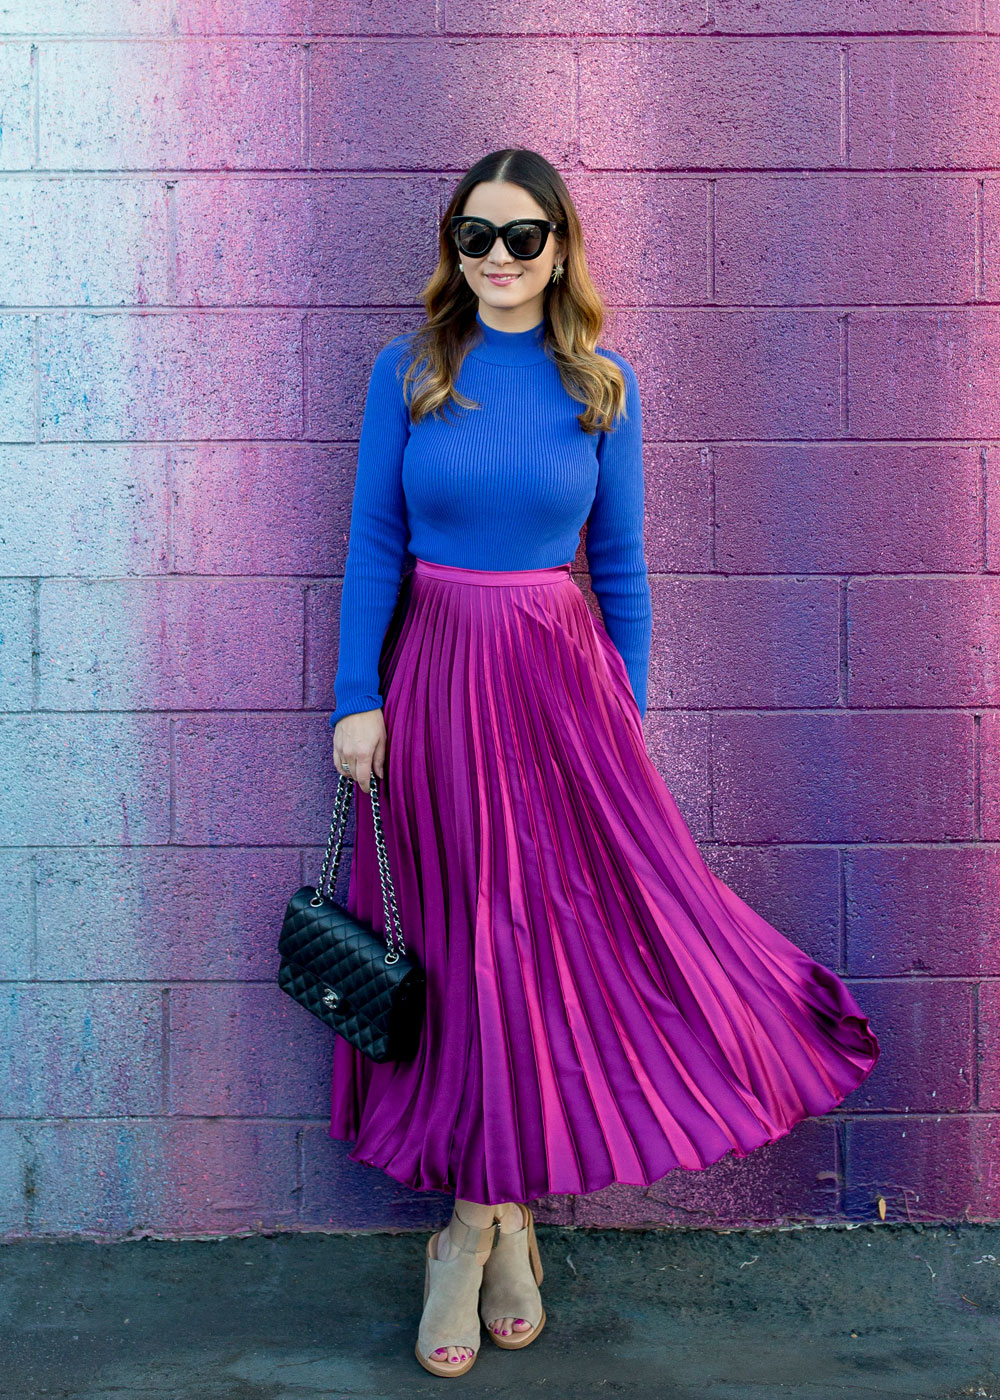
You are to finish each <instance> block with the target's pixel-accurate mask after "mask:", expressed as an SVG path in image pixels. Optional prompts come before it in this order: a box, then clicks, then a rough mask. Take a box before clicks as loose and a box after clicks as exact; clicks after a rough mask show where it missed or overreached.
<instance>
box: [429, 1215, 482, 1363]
mask: <svg viewBox="0 0 1000 1400" xmlns="http://www.w3.org/2000/svg"><path fill="white" fill-rule="evenodd" d="M496 1228H497V1222H496V1220H495V1219H494V1220H493V1221H492V1222H491V1223H490V1224H489V1225H486V1226H484V1227H483V1228H482V1229H481V1230H477V1229H475V1228H473V1226H471V1225H467V1224H466V1223H465V1221H464V1220H463V1219H462V1217H461V1216H460V1215H459V1214H458V1212H457V1211H456V1212H455V1214H454V1215H453V1217H452V1220H451V1222H450V1224H449V1225H448V1237H449V1239H450V1241H451V1243H452V1244H453V1245H457V1246H458V1251H459V1252H458V1253H457V1254H452V1255H451V1256H450V1257H449V1258H447V1259H438V1258H437V1245H438V1240H439V1238H440V1236H441V1231H440V1230H436V1231H435V1232H434V1234H433V1235H431V1237H430V1239H429V1240H428V1241H427V1263H426V1267H425V1269H424V1311H423V1314H422V1315H421V1318H420V1327H419V1330H418V1332H417V1345H416V1348H415V1350H416V1354H417V1360H418V1361H419V1362H420V1364H421V1366H423V1368H424V1370H425V1371H430V1372H431V1373H432V1375H435V1376H464V1375H465V1373H466V1371H468V1370H469V1368H470V1367H471V1366H472V1365H473V1364H474V1362H475V1360H476V1357H477V1356H478V1355H479V1342H480V1331H479V1314H478V1312H477V1310H476V1304H477V1301H478V1295H479V1286H480V1284H481V1283H482V1279H483V1267H484V1266H483V1265H482V1264H477V1263H476V1255H477V1254H481V1253H482V1252H483V1250H484V1249H492V1248H493V1242H494V1238H495V1236H496ZM438 1347H471V1348H472V1355H471V1356H469V1357H466V1359H465V1360H464V1361H437V1360H435V1358H434V1357H433V1356H432V1355H431V1353H432V1352H434V1351H437V1349H438Z"/></svg>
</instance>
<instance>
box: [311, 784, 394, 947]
mask: <svg viewBox="0 0 1000 1400" xmlns="http://www.w3.org/2000/svg"><path fill="white" fill-rule="evenodd" d="M353 783H354V779H353V778H352V777H351V775H350V774H349V773H341V775H340V777H339V779H338V781H337V795H336V798H335V800H334V804H333V820H332V821H331V823H330V834H329V836H328V837H327V839H326V852H325V854H324V856H323V869H322V870H321V871H320V876H319V884H318V885H317V886H316V890H315V893H314V894H313V896H312V898H311V899H310V901H309V903H310V904H311V905H312V906H313V908H316V907H318V906H319V905H320V904H322V902H323V898H324V894H323V892H324V890H326V889H329V890H330V891H331V893H330V894H329V895H328V896H327V897H328V898H330V899H332V898H333V895H332V890H333V887H334V885H335V884H336V883H337V871H338V870H339V869H340V853H341V848H342V846H343V844H344V829H345V827H346V825H347V810H348V806H349V804H350V800H351V787H352V786H353ZM370 783H371V791H370V794H369V795H370V797H371V803H372V817H373V818H374V821H375V849H376V851H377V853H378V875H379V883H380V884H381V886H382V908H383V909H384V911H385V941H386V947H387V949H388V951H387V952H386V955H385V961H386V962H387V963H395V962H399V955H400V953H405V952H406V946H405V944H404V943H403V930H402V924H401V922H400V918H399V910H398V908H397V907H396V891H395V890H394V888H393V884H392V875H391V873H390V871H389V857H388V855H387V854H386V849H385V833H384V832H383V830H382V816H381V813H380V812H379V805H378V778H377V777H376V776H375V774H374V773H372V775H371V779H370ZM355 839H357V838H356V837H355ZM331 852H332V854H333V869H332V870H330V856H331ZM328 871H329V885H328V884H327V872H328ZM393 938H395V941H396V950H395V951H393V946H392V943H393Z"/></svg>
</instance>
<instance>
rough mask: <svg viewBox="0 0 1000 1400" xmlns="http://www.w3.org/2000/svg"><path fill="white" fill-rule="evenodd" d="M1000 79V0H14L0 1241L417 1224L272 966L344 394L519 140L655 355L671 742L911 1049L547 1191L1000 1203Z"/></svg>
mask: <svg viewBox="0 0 1000 1400" xmlns="http://www.w3.org/2000/svg"><path fill="white" fill-rule="evenodd" d="M498 22H501V23H503V25H504V26H505V29H504V31H503V32H498V31H497V29H496V25H497V23H498ZM41 24H44V26H45V28H44V30H41V29H39V25H41ZM998 91H1000V0H822V2H821V0H812V2H811V3H809V2H808V0H699V3H695V0H660V3H656V4H653V3H648V4H647V3H636V4H626V3H621V0H587V3H584V0H559V3H558V4H555V3H549V0H533V3H532V4H530V5H528V4H521V3H518V0H513V3H510V4H507V5H504V6H501V7H499V8H498V7H496V6H495V5H487V4H485V3H482V0H464V3H462V4H461V5H459V4H454V5H452V4H449V3H448V0H437V3H435V0H405V2H404V0H386V3H383V4H380V5H377V6H372V5H368V4H362V3H352V0H343V3H340V4H333V3H329V0H268V2H267V3H263V0H49V3H47V4H46V5H45V6H38V5H33V4H30V3H27V0H0V115H2V120H0V170H2V172H3V173H2V174H0V251H2V256H0V575H2V577H0V617H2V633H0V707H2V710H3V714H2V715H0V749H2V760H0V763H2V775H3V781H2V791H0V890H2V891H3V896H2V899H3V918H2V927H0V979H2V980H3V982H4V987H3V992H4V995H3V999H2V1000H3V1008H4V1009H3V1013H2V1018H3V1024H2V1030H0V1046H4V1047H10V1055H9V1056H8V1055H7V1054H3V1055H0V1065H2V1066H4V1067H5V1069H9V1078H8V1080H7V1082H6V1083H5V1084H4V1085H3V1088H2V1091H0V1113H2V1115H3V1117H2V1119H0V1183H2V1188H0V1191H2V1194H0V1233H6V1234H9V1235H14V1236H17V1235H22V1234H26V1233H27V1234H34V1235H48V1234H59V1233H77V1232H80V1233H90V1234H95V1235H106V1236H112V1237H114V1236H119V1235H125V1234H129V1233H144V1232H154V1233H161V1234H167V1235H184V1234H192V1233H213V1232H233V1231H243V1230H257V1229H262V1228H287V1229H297V1228H310V1227H324V1226H327V1227H329V1226H335V1227H364V1226H375V1227H380V1226H399V1225H424V1224H427V1223H430V1222H432V1221H435V1220H437V1219H439V1218H440V1216H441V1213H442V1211H443V1209H444V1207H445V1204H446V1202H445V1199H444V1198H443V1197H442V1198H438V1197H436V1196H434V1197H432V1196H429V1195H424V1196H421V1195H418V1194H417V1193H411V1192H408V1191H406V1190H405V1189H404V1188H402V1187H398V1186H397V1185H396V1184H395V1183H393V1182H391V1181H390V1180H389V1179H388V1178H386V1177H384V1176H383V1175H382V1174H380V1173H377V1172H375V1171H373V1170H370V1169H368V1168H364V1167H360V1166H355V1165H354V1164H352V1163H349V1162H347V1161H346V1159H345V1152H346V1147H345V1146H344V1145H343V1144H339V1143H335V1142H332V1141H331V1140H330V1139H329V1138H328V1137H327V1134H326V1110H327V1103H328V1077H329V1064H328V1062H329V1049H330V1045H329V1039H328V1036H327V1033H326V1032H325V1030H324V1029H323V1028H322V1027H319V1026H318V1025H316V1024H314V1023H313V1021H312V1020H311V1018H310V1017H308V1016H307V1015H306V1013H305V1012H302V1011H300V1009H299V1008H297V1007H295V1006H293V1005H292V1004H291V1003H290V1002H288V1001H287V999H285V998H283V997H282V995H281V993H279V992H278V990H277V989H276V987H275V985H274V981H273V976H274V952H273V946H274V940H275V937H276V934H277V927H278V924H279V922H280V915H281V912H282V911H283V908H284V902H285V900H286V898H287V896H288V894H289V893H290V892H291V890H292V889H294V888H295V887H296V886H297V885H298V884H299V883H301V882H302V881H304V880H306V879H311V878H315V876H316V875H317V873H318V868H319V866H318V861H319V855H320V850H321V846H322V843H323V841H324V840H325V833H326V825H327V822H328V820H329V805H330V800H331V796H332V788H333V767H332V753H331V743H330V732H329V728H328V725H327V723H326V721H327V716H328V713H329V710H330V709H331V708H332V705H333V688H332V681H333V672H334V663H335V656H336V622H337V608H338V599H339V580H340V576H341V574H342V569H343V563H344V557H345V552H346V543H347V539H346V536H347V525H348V519H349V510H350V496H351V486H352V480H353V471H354V463H355V444H356V439H357V433H358V428H359V417H360V411H361V407H362V400H363V392H364V386H365V383H366V380H367V375H368V371H369V368H370V365H371V362H372V359H373V358H374V354H375V352H376V350H377V348H378V347H379V346H380V345H381V344H382V343H384V341H385V340H386V339H388V338H389V337H390V336H391V335H392V334H394V333H395V332H396V330H398V329H400V328H402V326H403V325H404V324H408V323H410V322H411V321H412V320H414V319H416V317H417V316H418V314H419V306H418V302H417V294H418V289H419V287H420V285H421V284H422V281H423V279H424V277H425V275H426V273H427V271H428V270H429V268H430V266H431V265H432V263H433V259H434V255H435V225H436V218H437V213H438V209H439V207H441V206H442V205H443V203H444V202H445V200H446V198H447V194H448V191H449V189H450V187H451V185H452V183H453V181H454V179H455V178H456V177H457V175H458V174H459V173H461V172H462V171H463V170H464V169H465V168H466V167H467V166H468V165H469V164H471V163H472V162H473V161H474V160H475V159H477V158H478V157H479V156H480V155H481V154H482V153H483V152H484V151H487V150H490V149H493V148H495V147H497V146H500V145H503V144H508V143H519V144H525V145H530V146H534V147H536V148H537V149H539V150H541V151H542V152H543V153H544V154H546V155H547V156H548V157H549V158H550V159H551V160H552V161H553V162H554V163H555V164H556V165H558V166H559V168H560V169H561V170H562V171H563V172H564V174H565V176H566V178H567V181H568V183H569V185H570V187H571V190H572V192H573V194H574V197H575V198H576V199H577V201H578V202H579V206H580V209H581V213H582V216H583V219H584V224H585V227H586V229H587V232H588V244H589V253H590V258H591V262H592V266H593V269H594V272H595V275H596V277H597V279H598V281H599V283H600V285H601V286H602V287H603V289H604V290H605V293H606V296H607V299H608V302H609V305H610V306H611V307H612V309H613V310H612V316H611V320H610V324H609V327H608V330H607V334H606V336H605V341H606V343H608V344H610V345H613V346H615V347H616V348H618V349H620V350H621V351H622V352H623V353H625V354H627V355H628V356H629V357H630V358H631V359H632V360H633V363H634V364H635V365H636V368H637V370H638V372H639V375H640V380H641V384H642V388H643V394H644V406H645V420H646V425H647V444H648V446H647V454H646V462H647V500H648V541H647V544H648V557H649V562H650V569H651V575H652V585H653V596H654V608H655V622H654V642H653V648H654V654H653V660H652V666H651V677H650V709H649V714H648V718H647V725H646V728H647V735H648V741H649V745H650V751H651V753H652V754H653V756H654V758H655V760H656V762H657V764H658V766H659V767H660V770H661V771H662V772H663V774H664V776H665V777H666V779H667V781H668V782H669V783H670V785H671V787H672V789H673V790H674V792H675V794H676V795H677V798H678V801H679V802H680V804H681V807H682V810H683V811H684V813H685V816H686V817H687V819H688V821H689V822H690V824H691V827H692V829H693V831H694V833H695V836H696V837H697V839H698V840H699V843H700V844H701V846H702V849H703V850H704V852H705V854H706V857H707V858H708V859H709V861H710V863H711V864H712V865H713V868H714V869H716V870H717V871H718V872H719V873H720V874H721V875H722V876H723V878H725V879H726V880H727V881H728V882H729V883H731V884H732V885H733V886H734V888H736V889H737V890H738V891H739V892H740V893H741V894H742V895H743V896H744V897H745V898H747V899H749V900H750V901H751V902H752V903H753V904H754V905H755V906H756V907H758V908H759V909H760V910H761V912H762V913H764V914H765V916H766V917H768V918H769V919H771V920H772V921H773V922H774V923H775V924H776V925H777V926H778V927H779V928H780V929H782V931H783V932H785V933H786V934H787V935H788V936H790V937H791V938H793V940H794V941H796V942H798V943H800V944H801V946H803V947H805V948H806V949H807V950H808V951H809V952H810V953H812V954H813V955H814V956H816V957H817V958H819V959H820V960H821V961H823V962H825V963H827V965H829V966H831V967H833V968H834V969H836V970H837V971H838V972H840V973H841V974H842V975H844V976H846V977H847V979H848V982H849V985H850V986H851V987H852V990H853V991H854V992H855V995H856V996H857V998H858V1000H859V1001H860V1003H861V1004H862V1006H863V1007H864V1008H865V1009H866V1011H868V1012H869V1014H870V1015H871V1017H872V1021H873V1024H874V1026H875V1027H876V1030H877V1032H878V1034H879V1036H880V1039H881V1042H882V1047H883V1057H882V1061H881V1063H880V1065H879V1067H878V1069H877V1071H876V1072H875V1073H874V1074H873V1075H872V1077H871V1078H870V1080H868V1081H867V1082H866V1084H865V1085H864V1086H862V1088H861V1089H860V1090H859V1091H858V1092H857V1093H856V1094H855V1095H853V1096H852V1097H851V1099H849V1100H848V1102H847V1104H846V1105H845V1106H844V1108H843V1109H842V1110H841V1111H839V1112H838V1113H836V1114H833V1115H830V1116H829V1117H828V1118H823V1119H815V1120H811V1121H809V1122H807V1123H804V1124H802V1125H800V1127H799V1128H798V1129H796V1131H795V1132H794V1134H792V1135H790V1136H789V1138H788V1139H786V1140H783V1141H781V1142H780V1143H778V1144H775V1145H774V1146H773V1147H772V1148H770V1149H762V1150H761V1151H760V1152H758V1153H756V1154H751V1156H750V1157H749V1158H747V1159H745V1160H743V1161H742V1162H740V1163H733V1162H732V1161H728V1162H725V1161H724V1162H722V1163H719V1164H718V1165H717V1166H716V1167H715V1168H713V1169H711V1170H710V1171H708V1172H706V1173H684V1172H675V1173H673V1174H672V1175H671V1176H670V1177H668V1178H666V1179H665V1180H664V1181H663V1182H661V1183H659V1184H658V1185H657V1186H656V1187H655V1188H653V1189H652V1190H650V1191H649V1192H646V1193H642V1192H639V1191H637V1190H636V1189H634V1188H611V1189H609V1190H608V1191H606V1192H602V1193H599V1194H598V1195H596V1196H593V1197H589V1198H586V1199H581V1200H579V1201H572V1200H565V1199H553V1200H551V1201H548V1202H546V1203H545V1209H544V1210H543V1211H542V1212H541V1213H540V1218H541V1219H544V1220H553V1221H576V1222H577V1223H581V1224H592V1223H601V1224H604V1223H629V1224H639V1223H664V1224H666V1223H671V1222H674V1221H683V1222H684V1223H691V1222H692V1221H693V1222H696V1223H703V1224H705V1225H715V1224H719V1223H743V1222H749V1221H756V1222H769V1221H777V1220H811V1219H815V1218H843V1217H845V1216H847V1217H851V1218H854V1219H873V1218H878V1215H877V1203H878V1198H879V1197H880V1196H882V1197H884V1199H885V1201H886V1206H887V1213H888V1218H890V1219H892V1218H903V1219H905V1218H911V1219H941V1218H945V1219H947V1218H954V1217H960V1216H969V1217H972V1218H987V1219H995V1218H996V1217H997V1215H998V1213H1000V1212H998V1204H1000V1187H998V1184H997V1180H998V1168H1000V1069H998V1065H1000V939H998V937H997V934H998V931H1000V930H998V922H1000V919H998V906H1000V901H998V898H997V895H998V889H1000V865H998V852H1000V719H998V715H1000V668H998V664H997V655H998V642H1000V582H998V578H997V571H998V568H1000V529H998V526H997V521H998V519H1000V485H998V482H1000V474H998V470H997V445H996V441H995V439H996V438H997V437H998V436H1000V393H998V388H997V384H998V377H997V376H998V371H1000V315H998V312H997V309H996V306H995V303H996V302H997V300H998V297H1000V280H998V268H1000V190H998V184H997V180H996V179H995V178H994V176H993V175H992V174H991V173H989V172H990V171H991V170H995V169H996V167H997V165H998V163H1000V162H998V147H1000V99H998V97H997V93H998ZM579 562H580V564H581V566H582V565H583V562H584V561H583V556H582V552H581V556H580V561H579ZM341 887H343V882H342V885H341Z"/></svg>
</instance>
